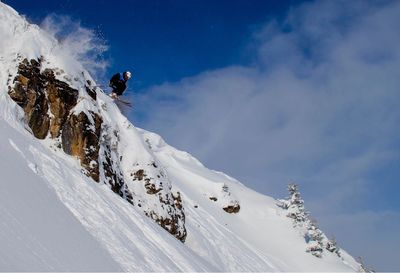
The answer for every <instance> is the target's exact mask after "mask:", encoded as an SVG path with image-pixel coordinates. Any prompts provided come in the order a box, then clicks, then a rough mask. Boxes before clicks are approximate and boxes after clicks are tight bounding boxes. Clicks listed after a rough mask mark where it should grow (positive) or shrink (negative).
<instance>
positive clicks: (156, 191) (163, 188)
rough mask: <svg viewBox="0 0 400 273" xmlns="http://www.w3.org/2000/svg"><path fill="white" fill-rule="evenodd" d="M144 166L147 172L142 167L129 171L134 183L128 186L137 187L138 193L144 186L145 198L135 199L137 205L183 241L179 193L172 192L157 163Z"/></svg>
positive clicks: (182, 219)
mask: <svg viewBox="0 0 400 273" xmlns="http://www.w3.org/2000/svg"><path fill="white" fill-rule="evenodd" d="M137 167H139V166H137ZM146 167H147V168H148V172H149V173H148V172H146V171H145V170H144V169H138V170H136V171H133V172H132V173H131V177H132V180H131V181H132V182H134V183H132V184H131V183H129V184H128V188H129V189H131V190H133V191H135V189H137V192H138V193H139V192H141V191H142V190H141V189H143V188H144V190H145V193H146V194H147V198H145V199H144V198H143V199H141V198H140V199H139V200H138V201H137V204H138V206H139V207H141V208H142V209H143V210H144V212H145V214H146V215H147V216H149V217H150V218H152V219H153V220H154V221H155V222H156V223H158V224H159V225H160V226H161V227H163V228H164V229H165V230H167V231H168V232H169V233H171V234H173V235H174V236H175V237H176V238H177V239H179V240H180V241H182V242H184V241H185V239H186V236H187V232H186V228H185V213H184V210H183V205H182V197H181V195H180V193H179V192H177V193H176V194H173V193H172V191H171V185H170V184H169V182H168V179H167V178H166V177H165V173H164V172H163V171H162V170H161V169H160V167H158V165H157V164H155V163H154V162H152V163H149V164H148V166H146ZM155 204H159V205H155Z"/></svg>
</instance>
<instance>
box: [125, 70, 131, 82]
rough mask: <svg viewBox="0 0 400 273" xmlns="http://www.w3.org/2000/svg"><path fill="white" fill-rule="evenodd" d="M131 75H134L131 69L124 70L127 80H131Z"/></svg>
mask: <svg viewBox="0 0 400 273" xmlns="http://www.w3.org/2000/svg"><path fill="white" fill-rule="evenodd" d="M131 77H132V73H131V72H129V71H125V72H124V78H125V79H126V80H129V79H130V78H131Z"/></svg>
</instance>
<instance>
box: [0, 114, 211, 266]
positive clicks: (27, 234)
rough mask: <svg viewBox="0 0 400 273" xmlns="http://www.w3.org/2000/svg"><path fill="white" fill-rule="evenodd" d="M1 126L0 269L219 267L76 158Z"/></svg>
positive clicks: (10, 128)
mask: <svg viewBox="0 0 400 273" xmlns="http://www.w3.org/2000/svg"><path fill="white" fill-rule="evenodd" d="M0 132H1V135H0V152H1V155H2V160H1V161H0V173H1V180H0V181H1V183H0V189H1V191H0V192H1V198H0V216H1V217H0V219H1V226H2V228H1V229H0V242H1V247H0V257H1V258H0V270H1V271H24V270H28V271H48V270H51V271H119V270H121V269H122V270H124V271H215V270H216V268H214V267H212V266H210V265H207V262H205V261H203V259H202V258H200V257H198V256H197V255H196V254H194V253H193V252H192V251H191V250H190V249H187V248H186V247H185V245H184V244H182V243H181V242H179V241H178V240H176V239H175V238H174V237H172V236H170V235H169V234H168V233H167V232H166V231H164V230H163V229H162V228H161V227H159V226H157V225H156V224H154V223H153V222H152V221H151V220H150V219H149V218H147V217H145V216H143V215H142V214H140V213H139V212H137V211H136V210H135V209H134V207H132V206H131V205H130V204H129V203H127V202H125V201H124V200H123V199H120V198H118V196H116V195H115V194H114V193H113V192H111V191H110V190H108V188H107V187H106V186H105V185H98V184H96V183H93V182H92V181H90V178H87V177H86V176H84V175H82V174H81V172H80V168H79V165H78V164H77V162H76V161H75V160H74V159H72V158H68V157H67V156H65V155H64V154H62V153H53V152H51V151H49V150H48V148H47V147H45V146H43V145H41V144H39V145H38V143H37V141H36V140H33V139H32V138H31V136H30V135H29V134H28V133H27V132H17V131H16V130H15V129H14V128H12V127H10V126H9V125H7V124H6V123H5V122H4V121H3V120H1V119H0ZM4 159H7V160H4ZM71 212H72V213H71ZM74 216H75V217H74ZM78 220H79V221H78Z"/></svg>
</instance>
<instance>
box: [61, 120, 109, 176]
mask: <svg viewBox="0 0 400 273" xmlns="http://www.w3.org/2000/svg"><path fill="white" fill-rule="evenodd" d="M90 114H91V118H92V120H93V121H94V124H92V122H91V121H90V119H89V117H88V116H87V115H86V114H85V113H84V112H80V113H79V115H75V114H71V115H70V116H69V117H68V120H67V121H66V122H65V123H64V125H63V127H62V136H61V139H62V142H61V143H62V148H63V150H64V152H65V153H67V154H69V155H73V156H76V157H78V158H79V159H80V161H81V165H82V167H84V168H85V169H86V170H87V171H88V172H89V175H90V176H91V177H92V178H93V179H94V180H95V181H96V182H99V162H98V157H99V138H100V128H101V123H102V122H103V121H102V119H101V117H100V116H99V115H98V114H96V113H93V112H90ZM93 125H94V126H93Z"/></svg>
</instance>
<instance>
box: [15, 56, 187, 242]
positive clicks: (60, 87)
mask: <svg viewBox="0 0 400 273" xmlns="http://www.w3.org/2000/svg"><path fill="white" fill-rule="evenodd" d="M42 62H43V59H39V60H30V61H28V60H27V59H25V60H23V61H22V62H21V63H20V64H19V67H18V73H17V75H16V76H15V77H14V82H13V85H12V86H9V92H8V93H9V95H10V97H11V98H12V99H13V100H14V101H15V102H16V103H17V104H18V105H19V106H20V107H22V109H23V110H24V112H25V118H26V120H27V124H28V125H29V127H30V129H31V131H32V134H33V135H34V136H35V137H36V138H39V139H45V138H50V139H54V140H56V143H57V142H58V143H59V145H57V146H59V147H60V148H62V149H63V151H64V152H65V153H67V154H69V155H72V156H75V157H77V158H78V159H79V161H80V164H81V166H82V168H83V171H84V173H86V175H88V176H90V177H91V178H92V179H93V180H94V181H96V182H101V183H104V184H107V185H108V186H109V187H110V189H111V190H112V191H113V192H115V193H117V194H118V195H119V196H121V197H122V198H124V199H126V200H127V201H128V202H129V203H131V204H132V205H134V206H138V207H140V208H141V210H142V211H143V212H144V213H145V214H146V215H147V216H148V217H150V218H152V219H153V220H154V221H155V222H156V223H158V224H159V225H160V226H161V227H163V228H164V229H165V230H167V231H168V232H169V233H171V234H172V235H174V236H175V237H176V238H177V239H179V240H180V241H182V242H184V241H185V238H186V235H187V233H186V227H185V214H184V209H183V205H182V198H181V195H180V193H179V192H178V193H175V194H174V193H172V190H171V183H170V181H169V180H168V179H167V178H166V176H165V172H164V171H162V170H161V168H160V167H159V166H158V164H156V163H155V162H154V161H152V162H149V163H148V164H142V165H139V164H136V165H135V166H134V168H133V169H132V173H131V176H130V177H129V179H128V178H126V176H125V177H124V175H123V171H122V169H121V160H122V156H121V155H120V154H119V153H118V144H119V141H120V136H119V130H118V126H115V125H113V124H105V123H104V122H103V118H102V116H101V115H100V114H98V113H101V111H100V110H99V111H97V112H95V111H89V110H87V111H77V110H76V109H77V107H75V106H77V104H78V100H81V99H88V100H93V102H94V101H96V100H97V93H96V88H95V87H93V86H92V83H91V82H90V81H84V82H85V84H84V86H83V89H82V90H81V91H83V92H85V91H86V93H87V94H88V95H89V96H90V98H89V97H86V98H80V97H79V91H78V90H76V89H74V88H72V87H71V85H70V83H71V82H72V80H74V81H78V80H79V79H77V78H74V79H72V78H71V77H70V76H68V75H66V74H65V72H64V71H63V70H62V69H57V68H55V69H43V67H42ZM60 79H65V81H62V80H60ZM89 103H90V102H89ZM96 107H98V106H96V105H92V109H96ZM79 108H80V107H79Z"/></svg>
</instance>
